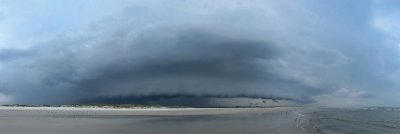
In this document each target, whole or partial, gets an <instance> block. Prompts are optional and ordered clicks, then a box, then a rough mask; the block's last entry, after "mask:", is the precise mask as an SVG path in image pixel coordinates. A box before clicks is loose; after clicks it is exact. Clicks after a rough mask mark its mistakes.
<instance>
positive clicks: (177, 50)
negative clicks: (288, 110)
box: [0, 0, 400, 106]
mask: <svg viewBox="0 0 400 134" xmlns="http://www.w3.org/2000/svg"><path fill="white" fill-rule="evenodd" d="M399 6H400V2H399V1H396V0H392V1H390V0H376V1H374V0H353V1H348V0H335V1H319V0H299V1H291V0H282V1H275V0H220V1H215V0H202V1H197V0H146V1H139V0H118V1H116V0H79V1H78V0H0V103H31V104H39V103H71V102H74V101H78V100H81V99H87V98H96V97H104V96H111V97H112V96H121V95H122V96H123V95H154V94H176V93H182V92H183V93H185V94H195V95H209V94H212V95H225V94H228V95H236V94H258V95H265V96H271V95H272V96H281V97H287V98H293V99H295V100H312V101H314V103H312V104H310V105H319V106H400V103H398V102H400V83H399V81H400V9H399V8H398V7H399Z"/></svg>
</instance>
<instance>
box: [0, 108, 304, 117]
mask: <svg viewBox="0 0 400 134" xmlns="http://www.w3.org/2000/svg"><path fill="white" fill-rule="evenodd" d="M296 109H299V107H272V108H166V107H155V108H153V107H135V108H112V107H111V108H104V107H93V108H92V107H4V106H3V107H0V116H24V115H26V116H29V115H38V116H180V115H225V114H257V113H259V114H262V113H277V114H279V113H287V112H290V111H293V110H296Z"/></svg>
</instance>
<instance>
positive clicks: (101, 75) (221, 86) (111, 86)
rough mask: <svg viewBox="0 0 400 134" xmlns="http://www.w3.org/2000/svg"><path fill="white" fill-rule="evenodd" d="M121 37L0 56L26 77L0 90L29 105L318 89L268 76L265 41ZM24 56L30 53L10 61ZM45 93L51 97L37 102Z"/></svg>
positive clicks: (272, 52)
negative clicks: (8, 89) (7, 89)
mask: <svg viewBox="0 0 400 134" xmlns="http://www.w3.org/2000/svg"><path fill="white" fill-rule="evenodd" d="M154 33H156V34H154ZM122 36H127V35H120V33H119V32H118V35H113V34H112V33H111V34H110V35H109V37H112V38H108V39H107V40H104V41H103V42H100V43H97V44H94V45H93V46H91V47H90V49H84V48H82V47H83V46H84V45H85V44H86V43H87V42H91V41H93V40H89V41H88V40H84V41H81V42H78V41H76V40H67V41H65V42H62V43H61V44H59V42H57V41H56V42H49V43H48V44H47V45H46V44H44V45H41V46H39V47H33V48H31V49H29V50H23V51H22V50H12V51H11V50H8V51H7V52H8V53H9V54H7V55H8V56H11V57H13V58H8V59H9V61H8V62H9V63H10V65H12V64H14V65H17V66H21V67H23V68H17V69H16V72H15V73H16V74H17V75H25V76H29V77H31V79H22V80H19V81H21V82H22V83H26V85H18V84H15V85H14V83H9V85H8V84H5V85H8V86H9V87H13V86H14V87H16V88H18V89H20V90H15V91H13V92H14V93H15V94H16V95H15V96H16V97H20V98H19V100H23V101H30V102H32V101H38V100H41V101H44V102H46V101H48V99H49V100H53V99H56V100H57V102H58V101H60V102H73V101H79V100H81V99H91V98H97V97H118V96H152V95H157V94H161V95H162V94H164V95H174V94H185V95H195V96H206V95H212V96H238V95H241V96H240V97H243V96H248V97H251V96H255V94H256V96H260V97H264V98H272V99H274V98H279V97H281V98H285V97H286V98H291V100H298V101H300V100H301V99H306V100H307V99H310V98H308V95H309V94H310V93H306V94H305V93H303V91H311V92H312V93H311V94H315V93H317V92H318V91H317V90H316V89H314V88H313V87H311V86H307V85H305V84H303V83H301V81H297V80H294V79H291V78H285V77H284V76H281V75H280V74H279V73H277V72H274V71H272V70H273V69H274V68H276V67H275V66H274V64H275V63H274V60H275V58H277V57H279V56H280V55H281V52H280V51H281V50H280V48H278V47H277V46H275V45H274V44H273V43H272V42H268V41H263V40H257V39H252V38H247V37H234V38H233V37H229V36H225V35H221V34H217V33H213V32H211V31H199V30H196V29H193V30H192V29H190V28H189V29H186V30H164V31H163V30H160V31H156V32H154V31H151V32H143V33H142V35H140V36H137V37H135V40H131V39H130V38H128V37H122ZM94 41H97V40H94ZM69 43H71V44H69ZM72 43H75V44H72ZM65 44H69V45H65ZM74 50H75V51H74ZM10 53H12V55H11V54H10ZM25 54H32V55H30V56H29V57H25V58H17V57H20V56H24V55H25ZM10 75H11V74H10ZM10 77H11V76H10ZM11 78H12V77H11ZM28 85H29V86H28ZM25 86H26V87H25ZM269 91H273V92H269ZM316 91H317V92H316ZM18 92H20V93H18ZM44 92H45V93H44ZM25 93H29V94H30V97H27V96H26V95H25ZM60 93H62V94H60ZM47 95H51V96H49V97H48V98H43V97H44V96H47ZM271 96H277V97H271ZM23 101H22V102H23ZM41 101H38V102H41Z"/></svg>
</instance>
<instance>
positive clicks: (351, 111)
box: [295, 108, 400, 134]
mask: <svg viewBox="0 0 400 134" xmlns="http://www.w3.org/2000/svg"><path fill="white" fill-rule="evenodd" d="M305 111H307V110H305ZM303 113H304V114H302V113H301V112H297V113H296V114H297V118H296V119H295V120H297V124H298V125H297V126H300V127H301V128H304V129H305V131H308V132H314V133H324V134H400V109H399V108H341V109H338V108H320V109H314V110H309V111H307V112H304V111H303Z"/></svg>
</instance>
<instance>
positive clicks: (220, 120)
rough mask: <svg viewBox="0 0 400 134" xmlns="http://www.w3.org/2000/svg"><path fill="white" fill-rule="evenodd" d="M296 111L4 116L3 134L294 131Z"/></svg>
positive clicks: (277, 133)
mask: <svg viewBox="0 0 400 134" xmlns="http://www.w3.org/2000/svg"><path fill="white" fill-rule="evenodd" d="M293 115H294V114H251V115H218V116H216V115H214V116H176V117H132V116H119V117H104V116H103V117H46V116H7V117H5V116H2V117H1V116H0V133H1V134H266V133H267V134H291V133H296V134H297V133H300V134H302V133H305V132H303V131H301V130H299V129H296V127H295V122H294V117H295V116H293Z"/></svg>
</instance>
